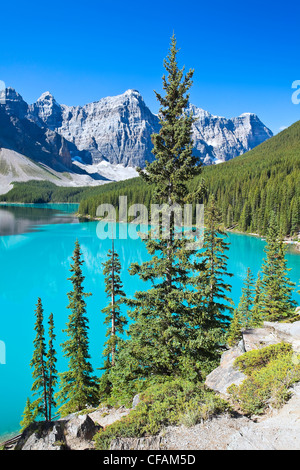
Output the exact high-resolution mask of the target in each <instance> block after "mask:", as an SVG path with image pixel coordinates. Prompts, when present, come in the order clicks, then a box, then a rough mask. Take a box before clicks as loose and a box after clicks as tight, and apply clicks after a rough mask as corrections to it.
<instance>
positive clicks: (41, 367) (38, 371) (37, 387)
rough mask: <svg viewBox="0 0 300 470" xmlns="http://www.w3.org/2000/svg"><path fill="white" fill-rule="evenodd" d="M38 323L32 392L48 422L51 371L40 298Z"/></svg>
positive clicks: (31, 363)
mask: <svg viewBox="0 0 300 470" xmlns="http://www.w3.org/2000/svg"><path fill="white" fill-rule="evenodd" d="M35 316H36V323H35V327H34V329H35V331H36V337H35V340H34V342H33V344H34V351H33V356H32V359H31V362H30V367H31V368H32V378H33V379H34V380H33V384H32V388H31V390H32V392H33V393H34V395H36V396H37V400H38V403H39V404H40V407H39V413H41V414H42V415H43V417H44V418H45V419H46V420H48V396H47V390H48V382H49V371H48V368H47V364H46V356H47V351H46V344H45V330H44V325H43V321H44V309H43V305H42V301H41V299H40V298H38V302H37V305H36V311H35Z"/></svg>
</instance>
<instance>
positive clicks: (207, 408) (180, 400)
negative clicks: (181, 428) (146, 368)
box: [95, 379, 229, 450]
mask: <svg viewBox="0 0 300 470" xmlns="http://www.w3.org/2000/svg"><path fill="white" fill-rule="evenodd" d="M227 409H229V405H228V403H227V402H225V401H224V400H222V399H221V398H219V397H218V396H215V395H214V393H213V392H211V391H206V390H205V388H204V387H203V386H202V385H199V384H198V385H197V384H194V383H192V382H189V381H185V380H183V379H176V380H174V379H173V380H171V379H169V380H167V379H166V381H165V382H164V383H163V382H161V383H158V384H156V385H153V386H151V387H149V388H148V389H147V390H145V391H144V392H143V393H142V394H141V396H140V403H139V404H138V405H137V407H136V408H135V409H134V410H133V411H131V412H130V414H129V415H128V416H126V417H124V418H122V419H121V420H120V421H117V422H116V423H114V424H112V425H110V426H108V427H107V428H106V429H105V430H101V431H100V432H99V433H98V434H97V435H96V436H95V442H96V449H97V450H105V449H109V446H110V443H111V441H112V439H115V438H117V437H143V436H147V435H155V434H158V433H159V432H160V430H161V429H162V428H163V427H164V426H168V425H177V424H181V423H183V422H186V420H187V415H190V416H191V415H192V414H193V416H194V418H193V422H194V423H197V422H199V421H201V420H202V419H205V418H209V417H210V416H212V415H214V414H217V413H221V412H224V411H226V410H227ZM188 422H189V423H191V421H188Z"/></svg>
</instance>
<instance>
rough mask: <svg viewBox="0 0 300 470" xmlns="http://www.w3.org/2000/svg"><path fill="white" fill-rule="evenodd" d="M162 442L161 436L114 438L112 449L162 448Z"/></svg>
mask: <svg viewBox="0 0 300 470" xmlns="http://www.w3.org/2000/svg"><path fill="white" fill-rule="evenodd" d="M161 443H162V437H161V436H151V437H142V438H140V439H134V438H118V439H113V440H112V442H111V444H110V450H160V449H161Z"/></svg>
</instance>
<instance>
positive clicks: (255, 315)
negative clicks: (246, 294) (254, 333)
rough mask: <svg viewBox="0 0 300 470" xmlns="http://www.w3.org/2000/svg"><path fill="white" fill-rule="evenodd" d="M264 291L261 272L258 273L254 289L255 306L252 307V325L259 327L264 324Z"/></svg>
mask: <svg viewBox="0 0 300 470" xmlns="http://www.w3.org/2000/svg"><path fill="white" fill-rule="evenodd" d="M261 292H262V279H261V274H260V272H259V273H258V275H257V279H256V283H255V289H254V298H253V308H252V326H253V327H254V328H258V327H260V326H261V325H262V315H261V309H260V296H261Z"/></svg>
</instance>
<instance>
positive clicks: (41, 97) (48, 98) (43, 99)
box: [37, 91, 56, 102]
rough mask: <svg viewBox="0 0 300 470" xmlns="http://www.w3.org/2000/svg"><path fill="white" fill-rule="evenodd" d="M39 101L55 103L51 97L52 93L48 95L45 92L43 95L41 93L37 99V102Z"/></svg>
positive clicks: (47, 92)
mask: <svg viewBox="0 0 300 470" xmlns="http://www.w3.org/2000/svg"><path fill="white" fill-rule="evenodd" d="M41 101H43V102H44V101H47V102H54V101H55V102H56V100H55V98H54V96H53V95H52V93H50V91H45V92H44V93H42V95H41V96H40V97H39V98H38V99H37V102H41Z"/></svg>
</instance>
